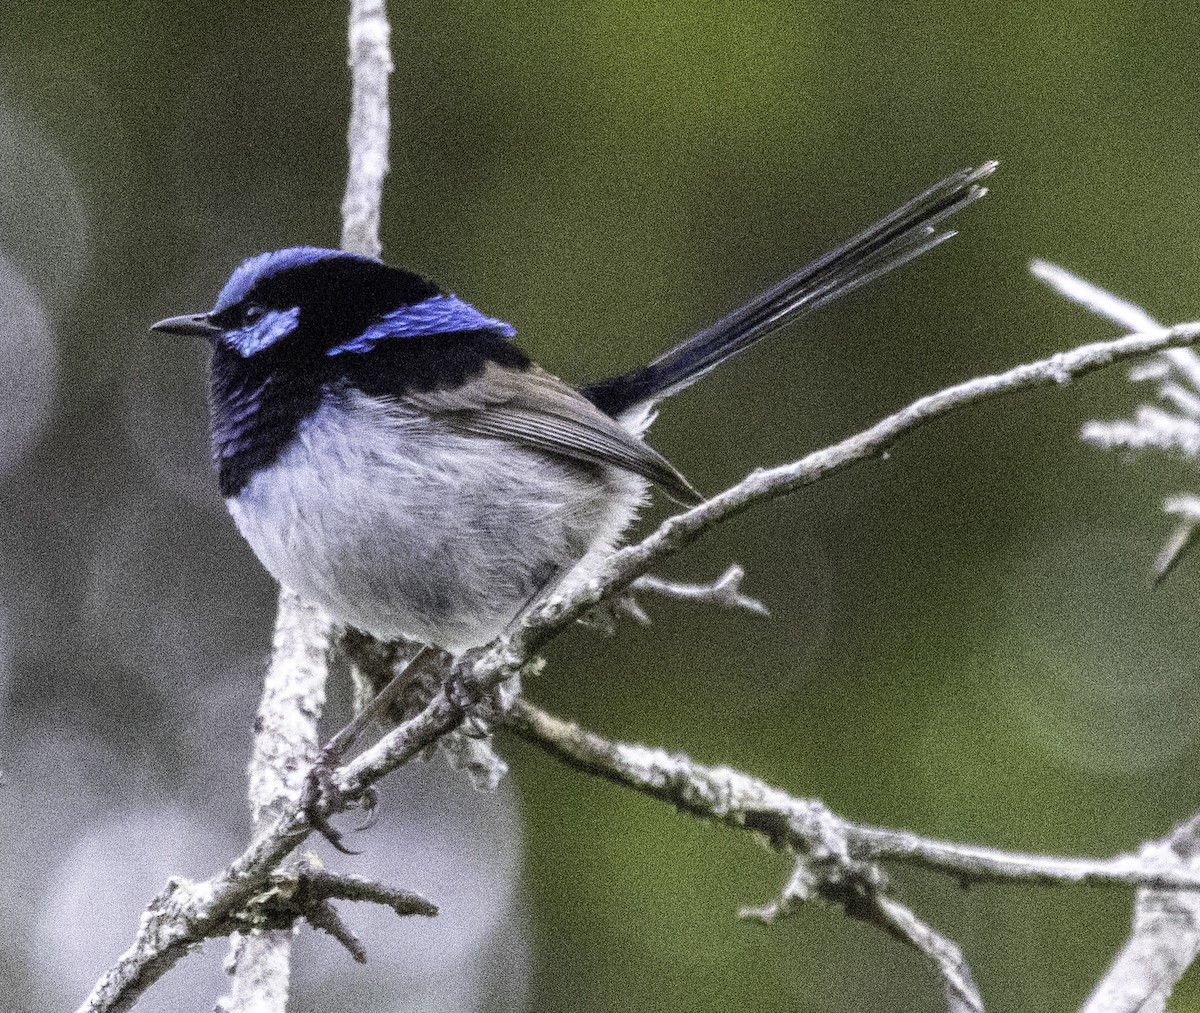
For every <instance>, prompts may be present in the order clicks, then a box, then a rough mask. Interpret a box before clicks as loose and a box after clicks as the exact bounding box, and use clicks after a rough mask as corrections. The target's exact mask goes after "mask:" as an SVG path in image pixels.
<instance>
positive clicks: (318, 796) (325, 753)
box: [300, 743, 375, 855]
mask: <svg viewBox="0 0 1200 1013" xmlns="http://www.w3.org/2000/svg"><path fill="white" fill-rule="evenodd" d="M340 759H341V750H340V749H338V748H337V747H335V746H334V745H333V744H332V743H330V744H329V745H327V746H325V748H324V749H322V750H321V752H320V754H319V755H318V756H317V760H316V762H315V763H314V764H313V765H312V767H310V768H309V771H308V774H307V775H306V777H305V778H304V788H303V789H302V790H301V792H300V811H301V812H303V813H304V818H305V819H306V820H307V821H308V825H309V826H310V827H312V828H313V830H315V831H316V832H317V833H319V834H320V835H321V836H322V837H324V838H325V840H327V841H328V842H329V843H330V844H331V845H333V847H334V848H336V849H337V850H338V851H340V852H341V853H342V854H343V855H358V854H361V852H358V851H354V850H353V849H351V848H348V847H346V845H345V844H343V843H342V836H343V835H342V832H341V831H340V830H338V829H337V828H336V827H335V826H334V825H333V824H332V823H330V822H329V815H330V813H333V812H336V811H338V810H340V809H341V808H343V797H342V793H341V790H340V789H339V788H338V786H337V785H336V784H334V781H333V772H334V771H335V770H337V765H338V760H340ZM363 804H364V805H365V806H366V808H367V813H368V823H367V824H366V825H364V827H362V828H360V829H366V827H367V826H370V825H371V823H373V822H374V816H373V813H374V810H375V793H374V792H373V791H370V790H368V793H367V794H366V795H364V796H363Z"/></svg>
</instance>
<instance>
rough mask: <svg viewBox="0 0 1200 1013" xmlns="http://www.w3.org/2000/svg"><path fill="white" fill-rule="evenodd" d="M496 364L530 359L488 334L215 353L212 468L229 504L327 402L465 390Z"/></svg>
mask: <svg viewBox="0 0 1200 1013" xmlns="http://www.w3.org/2000/svg"><path fill="white" fill-rule="evenodd" d="M489 362H494V363H496V364H497V365H500V366H506V367H508V368H510V369H524V368H526V367H527V366H528V365H529V357H528V356H527V355H525V353H524V352H522V351H521V350H520V349H519V348H517V346H516V345H513V344H512V343H511V342H509V341H507V340H505V339H504V338H503V337H501V336H499V335H497V334H495V333H493V332H490V331H459V332H455V333H451V334H436V335H430V336H428V337H422V338H396V339H392V340H385V341H381V342H380V343H379V344H378V345H376V346H375V347H374V348H372V349H371V350H370V351H367V352H347V353H341V354H338V355H324V354H312V353H309V352H305V351H300V350H297V349H295V348H293V349H291V350H289V349H288V348H286V345H285V346H284V347H280V348H278V349H267V350H266V351H264V352H261V353H259V354H258V355H252V356H250V357H248V358H243V357H242V356H240V355H238V354H237V353H236V352H234V351H231V350H230V349H228V348H226V347H225V346H224V345H222V344H219V343H218V344H217V345H216V346H215V347H214V350H213V359H212V383H211V387H210V396H209V415H210V421H211V431H212V455H213V463H214V464H215V465H216V467H217V475H218V479H219V483H220V487H221V495H222V496H223V497H225V498H226V499H228V498H230V497H233V496H237V495H238V494H239V493H240V492H241V491H242V490H243V489H245V488H246V486H247V484H249V482H250V480H251V479H252V478H253V477H254V475H255V474H256V473H257V472H258V471H260V470H262V469H263V468H267V467H270V466H271V465H272V464H274V463H275V462H276V461H278V460H279V458H280V456H281V455H282V454H283V453H284V451H286V450H287V448H288V447H289V446H291V444H292V443H293V441H294V440H295V439H296V436H297V434H298V433H299V431H300V426H301V425H302V424H303V423H304V421H305V420H306V419H309V418H311V417H312V416H313V415H314V414H315V413H316V412H317V411H318V410H319V409H320V408H321V405H322V403H323V402H325V401H327V400H330V399H333V398H337V397H339V396H341V395H343V394H344V393H345V392H347V391H348V390H359V391H362V392H363V393H364V394H368V395H370V396H372V397H378V398H382V399H388V400H395V401H399V400H402V399H403V398H404V396H405V395H406V394H408V393H410V392H420V391H430V390H437V389H446V388H453V387H457V386H460V385H461V384H463V383H465V382H466V381H467V380H469V379H471V378H472V377H474V376H477V375H478V374H479V373H481V372H482V371H483V369H484V367H485V366H486V365H487V364H488V363H489Z"/></svg>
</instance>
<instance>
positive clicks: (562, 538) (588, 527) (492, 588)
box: [226, 393, 646, 653]
mask: <svg viewBox="0 0 1200 1013" xmlns="http://www.w3.org/2000/svg"><path fill="white" fill-rule="evenodd" d="M645 494H646V482H645V481H644V480H643V479H641V478H638V477H637V476H634V475H631V474H629V473H627V472H624V471H621V470H619V469H615V468H609V467H600V466H593V465H584V464H580V463H577V462H574V461H569V460H566V459H564V458H560V457H557V456H554V455H550V454H547V453H543V452H541V451H537V450H532V449H525V448H522V447H519V446H515V445H513V444H511V443H508V442H506V441H501V440H493V439H487V438H482V437H478V436H467V435H461V434H457V433H454V432H452V431H450V430H449V429H448V428H446V427H445V426H444V425H440V424H439V423H437V422H436V421H434V420H431V419H430V418H429V417H428V416H424V415H418V414H416V413H413V412H405V411H404V410H403V409H402V408H398V407H397V406H396V405H395V404H393V403H390V402H388V403H385V402H382V401H379V400H376V399H373V398H369V397H367V396H366V395H363V394H359V393H354V394H351V395H348V396H347V397H346V398H345V399H342V400H339V401H330V402H328V403H326V404H324V405H323V406H322V407H321V409H320V410H319V411H318V412H317V414H316V415H314V416H313V418H312V419H310V420H308V421H307V422H306V423H305V424H303V426H302V427H301V430H300V432H299V434H298V436H297V438H296V439H295V441H294V442H293V443H292V445H291V446H290V447H289V448H288V449H287V450H286V451H285V452H284V453H283V455H282V456H281V457H280V458H279V460H278V461H276V462H275V463H274V464H273V465H271V466H270V467H268V468H265V469H263V470H262V471H260V472H258V473H257V474H255V476H254V477H253V478H252V479H251V480H250V482H249V484H247V486H246V487H245V488H244V489H243V490H242V491H241V492H240V493H239V494H238V495H237V496H235V497H232V498H230V499H229V500H227V501H226V502H227V504H228V506H229V511H230V513H231V514H232V515H233V519H234V521H235V522H236V524H237V526H238V529H239V530H240V531H241V533H242V535H243V536H244V537H245V539H246V540H247V541H248V542H249V543H250V545H251V546H252V547H253V549H254V551H255V553H256V554H257V555H258V558H259V559H260V560H261V561H262V563H263V565H264V566H265V567H266V568H267V569H268V570H269V571H270V572H271V573H272V574H273V575H274V577H275V578H276V579H277V580H278V581H279V582H280V583H281V584H284V585H285V586H287V587H290V588H292V589H294V590H296V591H297V592H299V593H300V594H301V595H302V596H303V597H305V598H308V599H310V600H311V601H314V602H316V603H318V604H320V605H322V606H323V607H325V608H326V609H327V610H328V611H329V612H330V613H331V614H332V615H334V616H336V617H337V618H339V619H342V620H343V621H345V622H347V623H350V624H351V625H353V626H357V627H359V628H360V629H363V630H366V631H367V632H369V633H372V634H374V635H375V636H378V637H381V638H385V639H390V638H394V637H396V636H405V637H408V638H410V639H413V640H418V641H421V642H423V643H428V644H436V645H438V646H440V647H444V648H446V649H447V650H449V651H452V652H455V653H458V652H460V651H462V650H464V649H466V648H468V647H472V646H476V645H479V644H483V643H486V642H487V641H488V640H490V639H492V637H494V636H496V635H497V634H498V633H500V632H501V631H502V630H503V629H504V627H505V626H506V625H508V623H510V622H511V621H512V620H513V619H514V618H515V617H516V616H517V615H518V613H519V612H520V611H521V610H522V609H523V608H524V607H525V606H526V605H528V604H530V603H531V601H532V600H533V599H535V598H536V597H538V596H539V595H540V594H542V593H543V592H544V591H546V590H548V589H549V587H550V586H552V585H553V584H555V583H557V582H558V581H560V580H561V579H562V578H563V577H564V576H565V575H567V574H568V573H569V572H570V571H572V569H573V568H574V569H575V573H574V574H572V578H571V579H572V580H574V579H578V578H582V577H583V576H586V574H587V571H588V570H589V568H590V566H591V565H592V564H593V563H594V561H595V560H596V559H597V558H598V557H599V556H600V555H601V554H603V553H605V552H607V550H608V549H609V548H610V547H611V546H612V544H613V543H614V542H615V541H616V540H617V539H618V538H619V537H620V535H621V533H622V532H623V531H624V529H625V527H626V526H627V525H628V524H629V522H630V521H631V520H632V518H633V517H634V515H635V514H636V512H637V509H638V507H639V506H640V505H641V503H642V502H643V500H644V498H645ZM585 557H586V558H585ZM581 561H582V563H581ZM577 564H580V565H578V566H577Z"/></svg>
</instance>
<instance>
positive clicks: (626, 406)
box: [582, 162, 997, 416]
mask: <svg viewBox="0 0 1200 1013" xmlns="http://www.w3.org/2000/svg"><path fill="white" fill-rule="evenodd" d="M996 165H997V163H996V162H987V163H985V164H984V165H981V166H980V167H979V168H978V169H963V170H962V172H958V173H955V174H954V175H953V176H951V177H949V178H948V179H944V180H942V182H940V183H938V184H937V185H936V186H932V187H930V188H929V189H928V190H926V191H925V192H924V193H923V194H921V195H920V196H919V197H915V198H913V199H912V200H910V201H909V202H908V203H907V204H905V205H904V206H903V207H901V208H900V209H899V210H897V211H894V212H892V214H890V215H888V216H887V217H886V218H884V219H882V220H880V221H878V222H876V223H875V224H874V225H872V226H871V227H870V228H869V229H867V230H866V231H865V232H863V233H862V234H861V235H858V236H855V237H854V238H853V239H851V240H850V241H849V242H848V243H844V244H843V245H842V246H839V247H838V248H837V249H835V250H831V251H830V252H829V253H826V254H825V255H824V256H822V257H819V258H817V259H816V260H814V261H813V262H812V263H811V264H809V265H808V266H807V267H804V268H802V269H801V270H799V271H797V272H796V273H795V274H793V275H790V276H789V277H787V278H784V279H783V281H781V282H779V283H778V284H777V285H773V286H772V287H771V288H769V289H767V290H766V291H765V292H763V293H761V294H760V295H758V296H756V297H755V298H753V299H751V300H750V302H748V303H746V305H744V306H742V307H741V308H740V309H736V310H734V311H733V312H732V313H730V314H729V315H728V316H726V317H724V318H722V319H721V320H718V321H717V322H716V323H714V324H710V325H709V326H708V327H706V328H704V330H702V331H700V332H699V333H697V334H695V335H693V336H692V337H690V338H688V340H687V341H685V342H683V344H681V345H678V346H676V347H675V348H673V349H671V350H670V351H669V352H667V353H665V354H664V355H660V356H659V357H658V358H657V359H655V360H654V361H653V362H652V363H650V364H649V365H648V366H644V367H642V368H641V369H635V370H632V371H631V372H629V373H624V374H622V375H621V376H614V377H612V378H611V379H608V380H601V381H600V382H598V383H594V384H591V385H590V386H588V387H584V388H583V390H582V393H583V395H584V396H585V397H586V398H588V399H589V400H590V401H592V403H593V404H595V405H596V406H597V407H598V408H600V409H601V410H602V411H605V412H607V413H608V414H609V415H613V416H616V415H621V414H623V413H625V412H627V411H629V410H630V409H633V408H638V407H641V406H644V405H648V404H653V403H654V402H657V401H661V400H662V399H663V398H666V397H670V396H671V395H672V394H675V393H678V392H679V391H681V390H683V389H684V388H685V387H689V386H691V385H692V384H693V383H695V382H696V381H697V380H699V379H700V378H701V377H702V376H704V375H705V374H706V373H708V372H710V371H711V370H712V369H715V368H716V367H717V366H718V365H720V364H721V363H722V362H724V361H725V360H726V359H728V358H729V357H730V356H732V355H736V354H737V353H738V352H740V351H743V350H744V349H747V348H749V347H750V346H751V345H753V344H756V343H757V342H759V341H761V340H762V339H763V338H765V337H766V336H767V335H768V334H771V333H772V332H774V331H776V330H778V329H779V328H780V327H783V326H785V325H787V324H790V323H791V322H792V321H794V320H796V319H798V318H799V317H801V316H803V315H804V314H806V313H810V312H812V311H813V310H815V309H817V308H818V307H820V306H824V305H825V304H826V303H830V302H832V301H833V300H834V299H837V298H838V297H839V296H843V295H845V294H846V293H847V292H852V291H853V290H854V289H856V288H858V287H859V286H860V285H865V284H866V283H867V282H869V281H872V280H874V279H875V278H878V277H879V276H880V275H883V274H886V273H887V272H888V271H891V270H892V269H894V268H897V267H899V266H900V265H901V264H904V263H907V262H908V261H910V260H912V259H913V258H915V257H919V256H920V255H921V254H922V253H925V252H926V251H927V250H930V249H932V248H933V247H935V246H937V245H938V243H941V242H944V241H945V240H947V239H949V238H950V237H951V236H953V235H954V232H952V231H949V230H939V228H938V226H939V225H940V224H941V223H942V222H943V221H944V220H945V219H947V218H948V217H950V215H952V214H954V213H955V212H956V211H959V210H960V209H962V208H964V207H966V206H967V205H968V204H970V203H971V202H972V201H975V200H978V199H979V198H980V197H982V196H983V195H984V194H985V193H987V189H986V188H985V187H982V186H980V185H979V182H980V180H982V179H985V178H986V177H988V176H990V175H991V174H992V172H993V171H994V170H995V168H996Z"/></svg>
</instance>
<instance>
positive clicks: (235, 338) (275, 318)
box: [225, 306, 300, 359]
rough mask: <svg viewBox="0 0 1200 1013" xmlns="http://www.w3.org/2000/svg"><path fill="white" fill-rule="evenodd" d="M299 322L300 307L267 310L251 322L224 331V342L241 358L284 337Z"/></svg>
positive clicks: (259, 350)
mask: <svg viewBox="0 0 1200 1013" xmlns="http://www.w3.org/2000/svg"><path fill="white" fill-rule="evenodd" d="M299 322H300V307H299V306H293V307H292V308H291V309H289V310H268V311H267V312H266V313H264V314H263V315H262V316H261V317H259V318H258V319H257V320H255V321H254V323H252V324H247V325H246V326H245V327H239V328H237V329H236V330H229V331H226V332H225V344H227V345H228V346H229V347H230V348H232V349H233V350H234V351H235V352H237V353H238V355H240V356H241V357H242V358H243V359H245V358H247V357H248V356H251V355H253V354H254V353H255V352H261V351H262V350H263V349H264V348H269V347H270V346H271V345H273V344H275V342H276V341H279V340H280V339H281V338H286V337H287V336H288V335H289V334H291V333H292V331H294V330H295V329H296V325H297V324H298V323H299Z"/></svg>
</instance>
